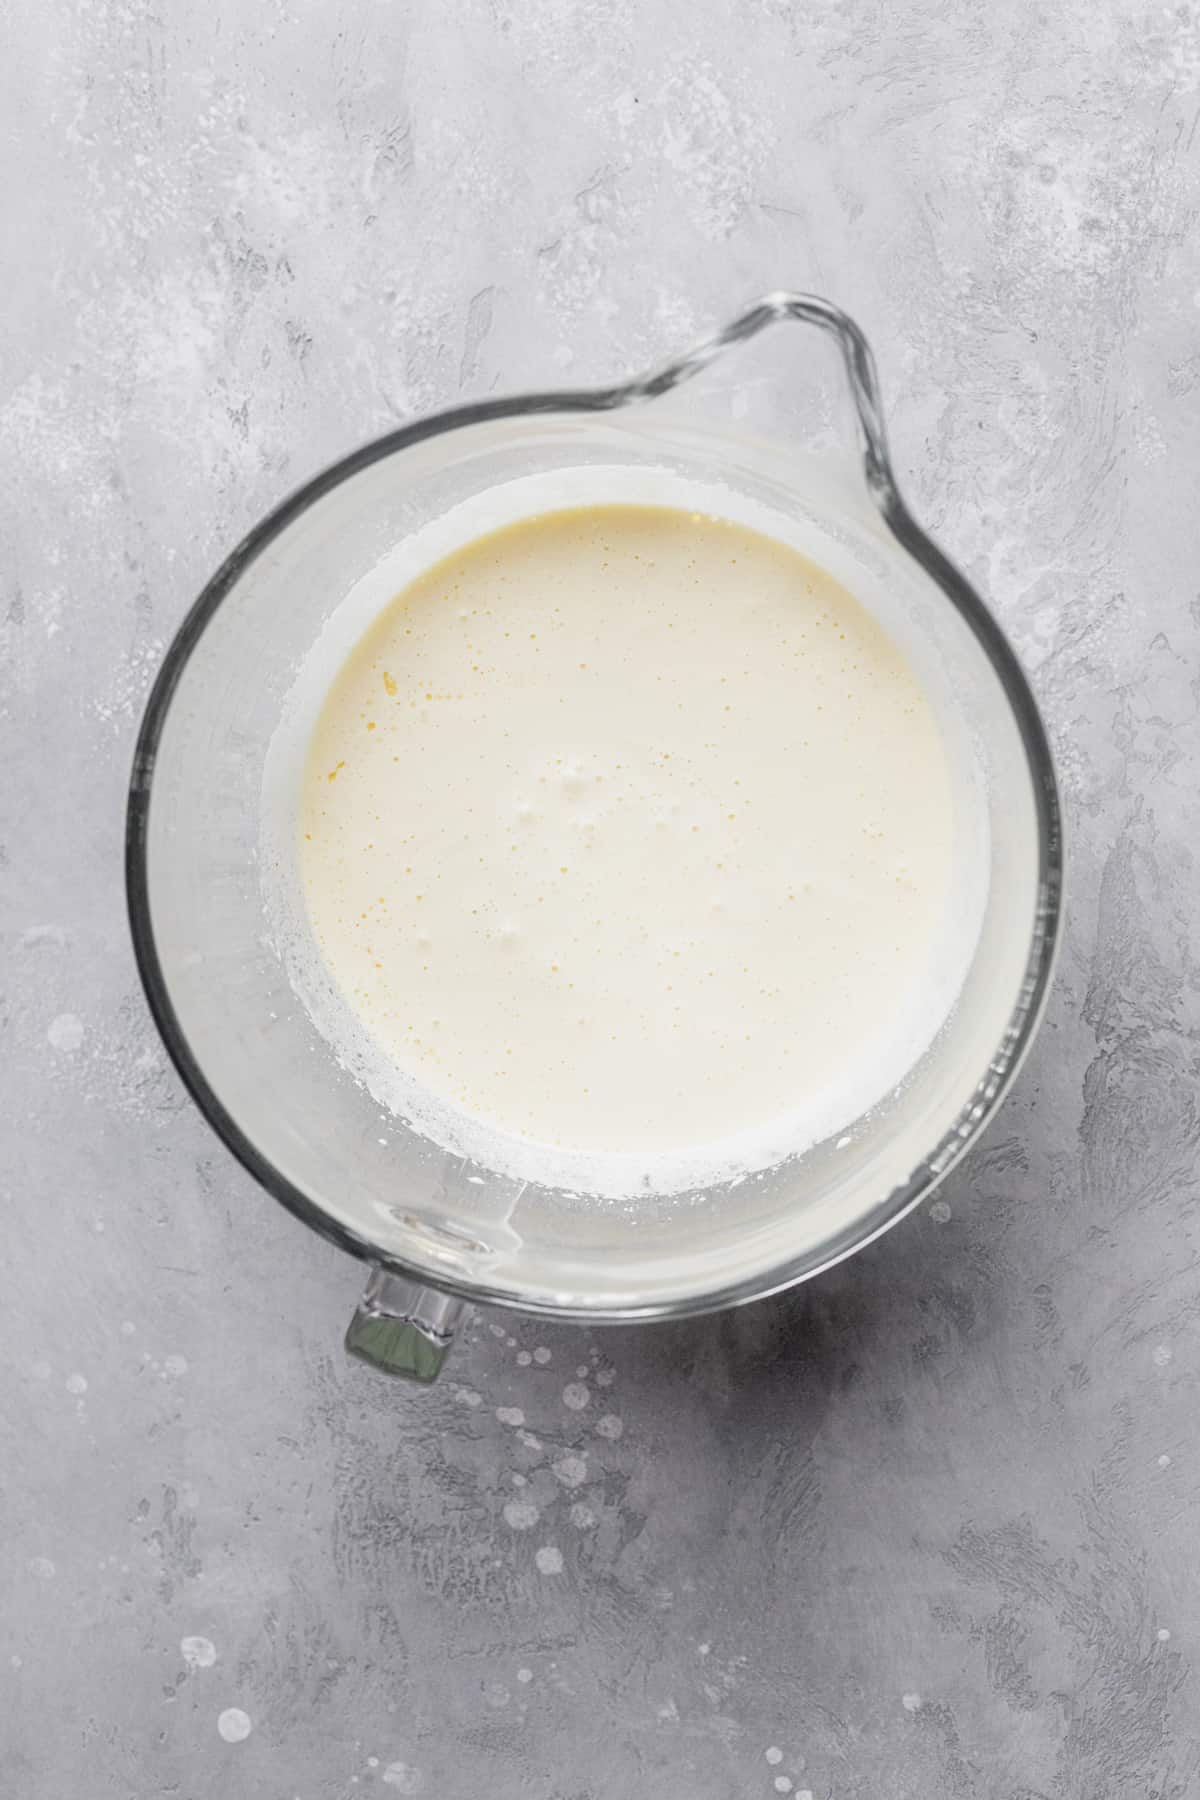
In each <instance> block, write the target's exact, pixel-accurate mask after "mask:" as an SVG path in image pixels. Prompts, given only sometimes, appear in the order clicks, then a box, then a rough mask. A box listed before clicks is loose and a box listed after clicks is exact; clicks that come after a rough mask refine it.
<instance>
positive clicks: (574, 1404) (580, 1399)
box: [562, 1381, 592, 1412]
mask: <svg viewBox="0 0 1200 1800" xmlns="http://www.w3.org/2000/svg"><path fill="white" fill-rule="evenodd" d="M562 1397H563V1405H564V1406H569V1407H570V1409H571V1411H572V1412H582V1411H583V1409H584V1407H585V1406H586V1405H587V1404H588V1401H589V1400H590V1399H591V1397H592V1396H591V1394H590V1393H589V1391H588V1389H587V1388H586V1387H584V1385H583V1383H582V1382H581V1381H569V1382H568V1383H567V1385H566V1387H565V1388H564V1389H563V1391H562Z"/></svg>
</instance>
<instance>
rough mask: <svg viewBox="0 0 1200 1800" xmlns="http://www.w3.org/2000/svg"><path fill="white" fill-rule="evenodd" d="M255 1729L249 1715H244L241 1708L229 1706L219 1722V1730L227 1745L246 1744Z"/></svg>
mask: <svg viewBox="0 0 1200 1800" xmlns="http://www.w3.org/2000/svg"><path fill="white" fill-rule="evenodd" d="M253 1729H254V1727H253V1725H252V1724H251V1723H250V1715H249V1713H244V1712H243V1711H242V1709H241V1707H240V1706H227V1707H226V1708H225V1711H224V1712H223V1713H222V1714H221V1715H220V1717H219V1718H218V1720H217V1730H218V1731H219V1732H220V1734H221V1736H222V1737H223V1738H224V1739H225V1742H226V1743H227V1744H241V1743H244V1742H245V1740H246V1739H247V1738H248V1737H249V1736H250V1733H251V1732H252V1731H253Z"/></svg>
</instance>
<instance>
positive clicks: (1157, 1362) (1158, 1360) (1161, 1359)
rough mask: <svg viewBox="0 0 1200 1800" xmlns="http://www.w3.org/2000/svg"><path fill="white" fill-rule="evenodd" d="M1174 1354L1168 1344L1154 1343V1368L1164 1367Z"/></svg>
mask: <svg viewBox="0 0 1200 1800" xmlns="http://www.w3.org/2000/svg"><path fill="white" fill-rule="evenodd" d="M1174 1354H1175V1353H1174V1351H1173V1350H1172V1349H1171V1346H1170V1344H1156V1345H1155V1346H1154V1366H1155V1368H1156V1369H1165V1368H1166V1366H1167V1364H1168V1363H1169V1362H1170V1361H1171V1358H1172V1356H1173V1355H1174Z"/></svg>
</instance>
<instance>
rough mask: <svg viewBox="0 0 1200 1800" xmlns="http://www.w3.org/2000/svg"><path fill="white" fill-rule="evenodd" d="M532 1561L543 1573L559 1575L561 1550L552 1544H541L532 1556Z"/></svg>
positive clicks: (561, 1563)
mask: <svg viewBox="0 0 1200 1800" xmlns="http://www.w3.org/2000/svg"><path fill="white" fill-rule="evenodd" d="M533 1560H534V1562H535V1563H536V1564H537V1566H538V1568H539V1569H540V1570H541V1572H542V1574H543V1575H561V1574H562V1570H563V1557H562V1551H561V1550H559V1549H558V1548H557V1547H556V1546H555V1545H554V1544H543V1545H542V1548H541V1549H540V1550H539V1551H538V1552H537V1554H536V1555H535V1556H534V1559H533Z"/></svg>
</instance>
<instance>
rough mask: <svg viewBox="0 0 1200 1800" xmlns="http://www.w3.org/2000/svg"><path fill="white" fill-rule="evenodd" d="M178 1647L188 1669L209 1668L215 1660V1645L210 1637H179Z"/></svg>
mask: <svg viewBox="0 0 1200 1800" xmlns="http://www.w3.org/2000/svg"><path fill="white" fill-rule="evenodd" d="M179 1649H180V1653H181V1654H182V1656H183V1660H184V1662H185V1663H186V1664H187V1665H188V1668H189V1669H211V1668H212V1666H213V1664H214V1663H215V1662H216V1660H217V1649H216V1645H215V1644H214V1643H213V1641H212V1639H211V1638H206V1637H185V1638H181V1639H180V1643H179Z"/></svg>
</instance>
